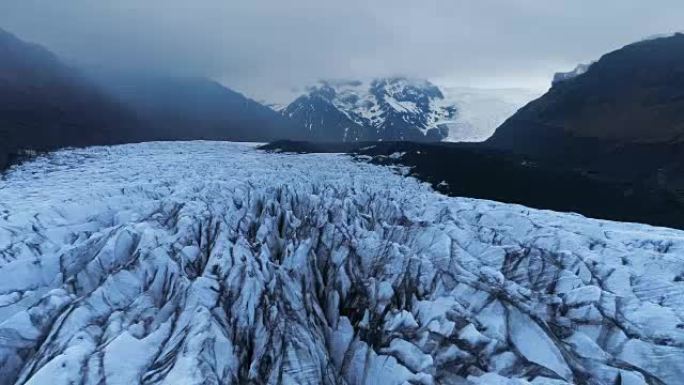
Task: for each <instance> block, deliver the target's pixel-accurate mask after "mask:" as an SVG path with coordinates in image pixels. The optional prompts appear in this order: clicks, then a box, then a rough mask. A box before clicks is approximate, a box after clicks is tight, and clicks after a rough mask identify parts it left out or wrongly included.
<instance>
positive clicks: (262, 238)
mask: <svg viewBox="0 0 684 385" xmlns="http://www.w3.org/2000/svg"><path fill="white" fill-rule="evenodd" d="M397 156H400V155H397ZM208 176H210V177H208ZM1 183H2V188H0V213H1V215H0V385H9V384H31V385H48V384H49V385H66V384H84V385H91V384H93V385H94V384H105V383H106V384H114V385H116V384H126V385H129V384H131V385H132V384H147V385H153V384H187V385H193V384H198V385H199V384H236V385H242V384H288V385H289V384H330V385H332V384H335V385H357V384H367V385H374V384H386V385H395V384H396V385H400V384H423V385H428V384H445V385H451V384H458V385H529V384H534V385H563V384H596V385H603V384H605V385H614V384H622V385H626V384H629V385H634V384H636V385H647V384H649V385H653V384H667V385H676V384H680V383H681V379H682V378H683V376H684V321H683V320H684V283H683V282H684V258H683V256H684V232H682V231H676V230H669V229H664V228H654V227H649V226H645V225H637V224H626V223H617V222H608V221H598V220H592V219H588V218H584V217H581V216H579V215H573V214H561V213H554V212H550V211H540V210H532V209H528V208H525V207H522V206H517V205H509V204H500V203H494V202H490V201H480V200H474V199H464V198H448V197H444V196H441V195H439V194H436V193H435V192H434V191H432V190H431V189H430V188H429V187H427V185H425V184H423V183H420V182H418V181H417V180H415V179H412V178H407V177H404V176H402V175H401V173H398V172H394V171H393V170H392V169H390V168H386V167H381V166H375V165H371V164H367V163H364V162H359V161H355V160H354V159H352V158H349V157H346V156H343V155H334V154H308V155H291V154H277V153H263V152H259V151H257V150H255V149H254V147H253V145H249V144H235V143H227V142H175V143H169V142H163V143H162V142H158V143H142V144H132V145H123V146H114V147H97V148H87V149H76V150H64V151H59V152H57V153H53V154H50V155H48V156H45V157H40V158H37V159H35V160H34V161H31V162H29V163H24V164H22V165H20V166H15V167H14V168H13V169H11V170H10V171H9V172H8V173H6V174H5V175H4V176H3V180H2V182H1Z"/></svg>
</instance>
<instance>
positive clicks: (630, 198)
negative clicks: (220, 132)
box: [263, 141, 684, 228]
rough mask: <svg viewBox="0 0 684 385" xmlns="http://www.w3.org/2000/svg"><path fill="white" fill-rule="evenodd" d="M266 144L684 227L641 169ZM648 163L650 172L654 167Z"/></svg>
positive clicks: (665, 191) (449, 146)
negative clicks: (594, 169) (640, 174)
mask: <svg viewBox="0 0 684 385" xmlns="http://www.w3.org/2000/svg"><path fill="white" fill-rule="evenodd" d="M263 149H265V150H268V151H282V152H295V153H325V152H332V153H348V154H350V155H355V156H361V157H368V158H365V159H368V160H370V161H371V162H372V163H377V164H385V165H398V166H406V167H409V169H410V175H413V176H415V177H417V178H419V179H421V180H424V181H426V182H428V183H430V184H431V185H432V186H433V187H434V188H435V189H437V190H438V191H440V192H442V193H444V194H447V195H450V196H460V197H471V198H480V199H490V200H495V201H500V202H508V203H518V204H522V205H525V206H529V207H535V208H542V209H549V210H555V211H569V212H577V213H580V214H583V215H586V216H590V217H595V218H603V219H611V220H617V221H631V222H642V223H649V224H654V225H660V226H669V227H675V228H684V204H683V203H682V201H681V199H680V198H679V195H678V194H677V192H676V191H673V190H672V186H669V185H667V184H658V183H655V182H654V181H651V180H648V179H645V180H639V179H638V178H636V175H637V173H638V172H639V170H638V169H637V168H633V169H630V170H629V171H627V170H624V172H619V171H620V170H621V169H619V168H618V167H617V166H618V165H617V164H616V165H615V166H616V169H615V170H614V171H613V172H612V173H607V172H601V173H592V172H590V170H587V169H581V168H575V167H573V166H572V165H567V164H564V163H563V162H561V161H558V162H554V161H550V160H535V159H533V158H531V157H526V156H523V155H518V154H514V153H510V152H506V151H501V150H498V149H493V148H488V147H485V146H482V145H477V144H456V143H410V142H382V143H370V142H368V143H355V144H352V143H346V144H324V143H307V142H293V141H282V142H274V143H271V144H269V145H267V146H264V147H263ZM673 151H675V150H674V149H673ZM362 159H363V158H362ZM606 163H608V162H607V161H606ZM641 166H642V167H643V169H644V170H648V169H649V165H648V164H641Z"/></svg>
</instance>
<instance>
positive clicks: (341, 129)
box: [283, 77, 456, 141]
mask: <svg viewBox="0 0 684 385" xmlns="http://www.w3.org/2000/svg"><path fill="white" fill-rule="evenodd" d="M283 114H285V115H286V116H288V117H290V118H292V119H294V120H296V121H297V122H299V123H300V124H304V125H305V126H306V127H307V129H308V130H309V131H310V132H311V134H312V136H313V137H314V138H316V139H319V140H330V141H361V140H414V141H439V140H442V139H444V138H446V137H447V136H448V129H447V127H446V126H445V123H447V122H448V121H450V120H452V119H453V118H454V117H455V115H456V107H455V106H452V105H448V104H447V103H445V102H444V95H443V94H442V92H441V91H440V89H439V88H437V87H436V86H435V85H433V84H432V83H430V82H428V81H424V80H412V79H407V78H403V77H393V78H383V79H376V80H373V81H371V82H369V83H365V82H361V81H324V82H320V83H319V84H318V85H316V86H314V87H311V88H310V89H309V92H308V93H307V94H306V95H303V96H301V97H299V98H297V99H296V100H295V101H293V102H292V103H291V104H290V105H288V106H287V107H286V108H285V109H284V110H283Z"/></svg>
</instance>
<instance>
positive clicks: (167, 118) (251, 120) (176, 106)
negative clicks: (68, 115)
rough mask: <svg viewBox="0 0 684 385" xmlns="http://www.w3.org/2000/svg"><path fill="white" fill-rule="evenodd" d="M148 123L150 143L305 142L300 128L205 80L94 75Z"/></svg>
mask: <svg viewBox="0 0 684 385" xmlns="http://www.w3.org/2000/svg"><path fill="white" fill-rule="evenodd" d="M92 77H93V78H94V79H95V81H96V82H97V83H98V84H100V85H101V86H102V87H103V88H104V89H106V90H107V91H108V92H109V93H110V94H111V95H113V96H114V97H115V98H116V99H117V100H119V102H120V103H121V104H123V105H125V106H126V107H127V108H128V109H129V110H131V111H133V112H135V114H136V116H138V118H139V119H140V120H141V121H142V122H143V123H144V125H145V129H146V132H147V138H149V139H165V140H169V139H172V140H187V139H210V140H240V141H269V140H274V139H282V138H302V137H303V136H302V129H301V126H299V125H297V124H295V123H294V122H293V121H291V120H290V119H287V118H285V117H283V116H282V115H280V114H278V113H276V112H274V111H273V110H271V109H270V108H268V107H266V106H263V105H261V104H259V103H257V102H255V101H253V100H250V99H248V98H246V97H245V96H243V95H242V94H239V93H237V92H235V91H233V90H231V89H229V88H226V87H224V86H223V85H221V84H219V83H217V82H215V81H212V80H209V79H204V78H188V77H185V78H182V77H171V76H159V75H149V74H121V73H119V74H111V73H109V74H94V75H93V76H92Z"/></svg>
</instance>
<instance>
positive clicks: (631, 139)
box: [488, 34, 684, 155]
mask: <svg viewBox="0 0 684 385" xmlns="http://www.w3.org/2000/svg"><path fill="white" fill-rule="evenodd" d="M683 135H684V35H683V34H676V35H674V36H672V37H667V38H659V39H654V40H647V41H642V42H639V43H635V44H631V45H628V46H626V47H624V48H622V49H619V50H617V51H614V52H611V53H609V54H607V55H605V56H603V57H602V58H601V59H600V60H599V61H598V62H596V63H594V64H592V65H591V66H590V67H589V68H588V70H587V71H586V72H585V73H583V74H581V75H579V76H576V77H574V78H571V79H567V80H564V81H560V82H556V83H555V84H554V85H553V87H552V88H551V89H550V90H549V92H548V93H546V94H545V95H544V96H542V97H541V98H539V99H537V100H535V101H533V102H531V103H529V104H528V105H527V106H525V107H524V108H522V109H521V110H520V111H519V112H518V113H516V114H515V115H513V116H512V117H511V118H510V119H509V120H508V121H506V122H505V123H504V124H503V125H502V126H501V127H499V128H498V129H497V131H496V133H495V134H494V136H492V138H491V139H490V140H489V141H488V143H490V144H492V145H494V146H496V147H498V148H504V149H511V150H514V151H517V152H521V153H526V154H535V155H553V154H557V149H558V147H559V146H560V147H567V145H568V142H572V141H573V140H574V139H578V138H591V139H596V140H598V141H606V142H618V143H624V144H627V143H629V144H635V143H668V144H672V143H677V142H680V141H681V139H682V137H683ZM578 144H582V142H578Z"/></svg>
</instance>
